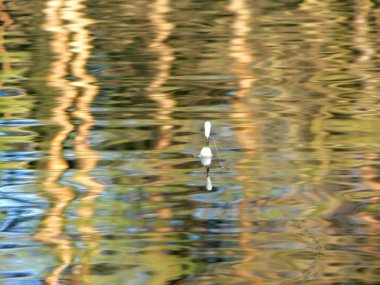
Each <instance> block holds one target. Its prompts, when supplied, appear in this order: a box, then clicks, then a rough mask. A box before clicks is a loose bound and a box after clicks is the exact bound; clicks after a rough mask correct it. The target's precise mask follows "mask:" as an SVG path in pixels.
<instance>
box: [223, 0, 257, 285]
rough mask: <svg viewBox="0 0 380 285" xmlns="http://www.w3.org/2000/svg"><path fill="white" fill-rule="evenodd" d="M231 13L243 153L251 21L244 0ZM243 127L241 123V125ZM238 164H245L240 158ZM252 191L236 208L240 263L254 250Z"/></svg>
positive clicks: (247, 138)
mask: <svg viewBox="0 0 380 285" xmlns="http://www.w3.org/2000/svg"><path fill="white" fill-rule="evenodd" d="M227 9H228V10H230V11H231V12H232V13H233V14H234V21H233V23H232V39H231V41H230V47H229V51H230V57H231V58H232V59H233V69H232V72H233V73H234V74H235V75H236V76H237V77H238V78H239V79H238V83H239V90H238V91H237V93H236V95H235V97H236V99H237V100H236V101H233V103H232V106H233V108H234V112H232V113H231V117H232V118H234V119H237V120H247V121H249V122H250V126H246V127H242V128H239V129H238V130H237V131H236V135H237V137H238V140H239V143H241V144H242V145H243V147H244V148H245V149H246V150H247V152H254V150H255V148H256V146H255V141H254V139H253V138H254V137H255V128H254V127H253V128H252V127H251V125H252V116H251V111H247V112H246V110H251V109H252V107H251V106H247V104H246V103H245V102H244V101H243V100H244V99H246V98H247V96H248V95H249V92H251V89H252V85H253V83H254V81H255V79H254V77H253V75H252V73H251V71H250V66H252V64H253V57H252V55H251V53H252V51H251V49H250V47H249V43H248V37H249V34H250V32H251V28H250V25H251V23H252V17H251V9H249V7H248V5H247V3H246V1H245V0H230V2H229V5H228V7H227ZM241 125H242V126H244V124H241ZM241 163H243V164H244V163H245V161H244V159H243V160H242V161H241ZM242 174H243V175H239V176H238V177H237V179H238V180H241V181H244V180H245V174H244V173H242ZM252 198H253V197H252V194H251V191H250V189H248V188H246V187H245V188H244V199H243V201H242V202H241V203H240V209H239V219H240V223H241V227H242V232H241V235H240V239H239V244H240V247H241V248H242V250H243V251H244V252H245V255H244V257H243V259H242V261H241V263H248V262H250V261H252V259H253V257H254V254H255V250H254V249H253V248H252V247H251V245H250V238H251V228H252V224H251V221H250V215H249V213H250V211H249V210H250V208H251V207H250V203H251V200H252ZM235 270H236V273H237V274H238V275H239V276H241V277H243V278H245V279H247V280H250V282H255V284H260V283H261V281H260V279H258V278H257V277H256V276H254V275H253V274H252V272H251V270H247V269H244V268H239V267H236V269H235Z"/></svg>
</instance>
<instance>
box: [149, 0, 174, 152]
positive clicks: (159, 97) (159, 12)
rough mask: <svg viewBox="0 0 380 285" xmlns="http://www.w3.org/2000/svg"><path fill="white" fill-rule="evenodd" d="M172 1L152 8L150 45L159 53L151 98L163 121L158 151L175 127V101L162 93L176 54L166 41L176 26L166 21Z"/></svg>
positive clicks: (161, 0)
mask: <svg viewBox="0 0 380 285" xmlns="http://www.w3.org/2000/svg"><path fill="white" fill-rule="evenodd" d="M169 4H170V0H156V1H154V2H153V3H152V4H151V5H150V7H151V9H152V11H151V13H150V14H149V18H150V20H151V22H152V25H153V27H154V31H155V33H156V38H155V39H154V40H153V41H152V43H151V44H150V48H151V49H152V50H153V51H155V52H156V53H158V56H159V57H158V61H157V65H156V66H157V75H156V76H155V78H154V80H153V81H152V82H151V83H150V84H149V87H148V89H149V97H150V98H151V99H152V100H154V101H155V102H157V104H158V105H159V111H158V113H157V116H156V117H155V118H156V119H157V120H160V121H162V123H163V125H162V126H161V128H160V129H161V135H160V140H159V142H158V146H157V149H164V148H165V147H167V146H168V145H169V144H170V140H171V130H172V128H173V125H172V124H170V122H171V116H170V114H171V113H172V108H173V107H174V106H175V101H174V100H173V99H171V98H170V96H169V95H167V94H166V93H165V92H160V88H162V86H163V85H164V84H165V82H166V81H167V80H168V78H169V76H170V69H171V65H172V62H173V61H174V59H175V57H174V52H173V50H172V49H171V48H170V46H169V45H167V44H165V40H167V38H168V37H169V36H170V34H171V32H172V30H173V29H174V24H172V23H170V22H168V21H167V20H166V19H165V15H166V14H167V13H168V12H170V10H171V8H170V5H169Z"/></svg>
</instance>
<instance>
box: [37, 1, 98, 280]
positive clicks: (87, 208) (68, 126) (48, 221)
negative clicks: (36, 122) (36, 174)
mask: <svg viewBox="0 0 380 285" xmlns="http://www.w3.org/2000/svg"><path fill="white" fill-rule="evenodd" d="M82 2H83V1H74V0H49V1H47V3H46V9H45V15H46V23H45V26H44V28H45V29H46V30H47V31H49V32H50V33H51V35H52V40H51V50H52V52H53V54H54V61H53V62H52V64H51V72H50V74H49V75H48V76H47V82H48V84H49V85H50V86H52V87H54V88H56V89H57V90H60V92H61V96H59V97H58V98H56V107H54V108H53V109H52V121H53V122H54V123H55V124H56V125H58V126H60V130H59V131H58V132H57V133H56V134H55V135H54V137H53V139H52V140H51V142H50V144H49V149H48V161H47V165H46V170H47V172H46V173H47V174H46V175H47V177H46V179H45V180H44V181H43V185H44V190H45V191H46V192H47V193H48V194H49V195H50V197H51V200H52V201H51V205H52V206H51V208H50V209H49V212H48V213H47V216H46V218H45V219H44V221H43V222H42V227H41V228H40V230H39V231H38V232H37V233H36V235H35V238H36V239H39V240H42V241H44V242H48V243H52V244H54V245H56V246H55V252H56V254H57V256H58V257H59V258H60V260H61V264H60V265H59V266H57V267H56V268H55V269H54V270H53V271H52V272H51V274H50V275H49V276H48V277H47V278H46V280H45V281H46V283H47V284H60V282H59V279H60V275H61V274H62V272H63V271H64V270H65V268H66V267H67V266H69V265H70V264H71V263H72V260H73V249H72V245H71V243H70V241H69V240H68V239H67V238H65V237H64V228H63V227H64V223H65V208H66V207H67V206H68V205H69V203H70V201H72V200H73V199H74V198H75V193H74V191H73V189H72V188H71V187H68V186H64V185H62V184H60V183H59V180H60V179H61V177H62V175H63V173H64V172H65V171H66V170H67V169H68V167H69V165H68V162H67V161H66V159H65V158H64V156H63V149H64V143H65V142H66V141H67V140H68V138H69V134H70V133H71V132H72V131H73V130H74V129H75V126H74V125H73V124H72V119H73V117H74V118H76V119H80V120H81V124H80V125H79V126H78V128H77V132H76V134H75V137H74V150H75V154H76V157H77V161H78V168H79V170H77V171H76V172H75V174H76V175H75V179H76V180H77V181H78V182H79V183H81V184H82V185H84V186H86V187H87V188H88V192H87V194H86V195H84V197H82V199H81V202H82V203H81V204H80V206H79V210H78V216H79V218H80V222H81V223H80V226H79V228H78V230H79V231H80V232H81V237H82V239H84V240H85V242H86V243H87V249H88V252H90V253H92V250H93V249H94V248H96V245H97V239H96V238H94V236H95V235H96V231H95V230H94V229H93V227H91V226H89V224H90V221H91V220H92V217H93V214H94V210H93V209H94V203H95V198H96V197H97V196H98V195H99V193H100V192H101V191H102V190H103V184H101V183H99V182H97V181H96V180H94V179H93V178H92V177H91V175H90V172H91V170H92V169H94V168H95V167H96V164H97V161H98V159H99V155H98V154H97V153H96V152H95V151H94V150H92V149H91V147H90V146H89V143H88V140H89V136H90V129H91V127H92V126H93V124H94V118H93V117H92V115H91V112H90V106H91V103H92V101H93V100H94V98H95V96H96V95H97V93H98V88H97V87H96V86H95V85H93V84H92V83H93V82H94V81H95V78H94V77H93V76H91V75H89V74H88V73H87V71H86V66H87V62H88V59H89V57H90V51H91V45H90V42H91V40H90V35H89V32H88V30H87V26H88V25H90V24H92V23H93V22H92V21H91V20H89V19H86V18H84V16H83V13H81V12H80V10H82V9H83V8H85V6H84V5H82ZM68 75H72V76H73V77H75V78H76V81H70V80H67V79H66V78H67V77H68ZM71 107H75V109H76V111H75V112H70V111H69V108H71ZM89 236H91V238H90V237H89ZM88 256H90V255H88ZM88 256H87V259H88ZM81 262H82V263H84V265H83V266H80V268H81V269H83V270H79V271H78V270H74V274H80V273H81V271H86V270H85V269H86V268H87V265H88V262H87V260H86V259H82V260H81Z"/></svg>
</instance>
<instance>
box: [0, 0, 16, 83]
mask: <svg viewBox="0 0 380 285" xmlns="http://www.w3.org/2000/svg"><path fill="white" fill-rule="evenodd" d="M4 10H5V4H4V3H3V1H2V0H0V21H1V22H2V25H1V26H0V54H1V56H2V63H3V64H2V65H3V68H2V70H3V71H5V72H7V71H9V70H10V68H11V59H10V58H9V56H7V50H6V48H5V46H4V33H5V30H6V29H7V28H8V27H9V26H10V25H12V23H13V20H12V19H11V18H10V17H9V15H8V13H6V12H4ZM2 85H3V83H2V82H1V81H0V86H2Z"/></svg>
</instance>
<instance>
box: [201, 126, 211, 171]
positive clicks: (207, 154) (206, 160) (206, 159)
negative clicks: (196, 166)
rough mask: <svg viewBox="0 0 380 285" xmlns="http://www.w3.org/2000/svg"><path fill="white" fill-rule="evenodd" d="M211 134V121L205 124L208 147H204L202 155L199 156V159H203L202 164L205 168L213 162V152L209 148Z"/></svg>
mask: <svg viewBox="0 0 380 285" xmlns="http://www.w3.org/2000/svg"><path fill="white" fill-rule="evenodd" d="M210 133H211V123H210V122H209V121H207V122H205V137H206V141H207V146H205V147H202V149H201V154H200V155H199V158H200V159H201V162H202V164H203V165H204V166H209V165H210V164H211V161H212V157H213V155H212V151H211V148H210V147H209V146H208V142H209V138H210Z"/></svg>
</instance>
